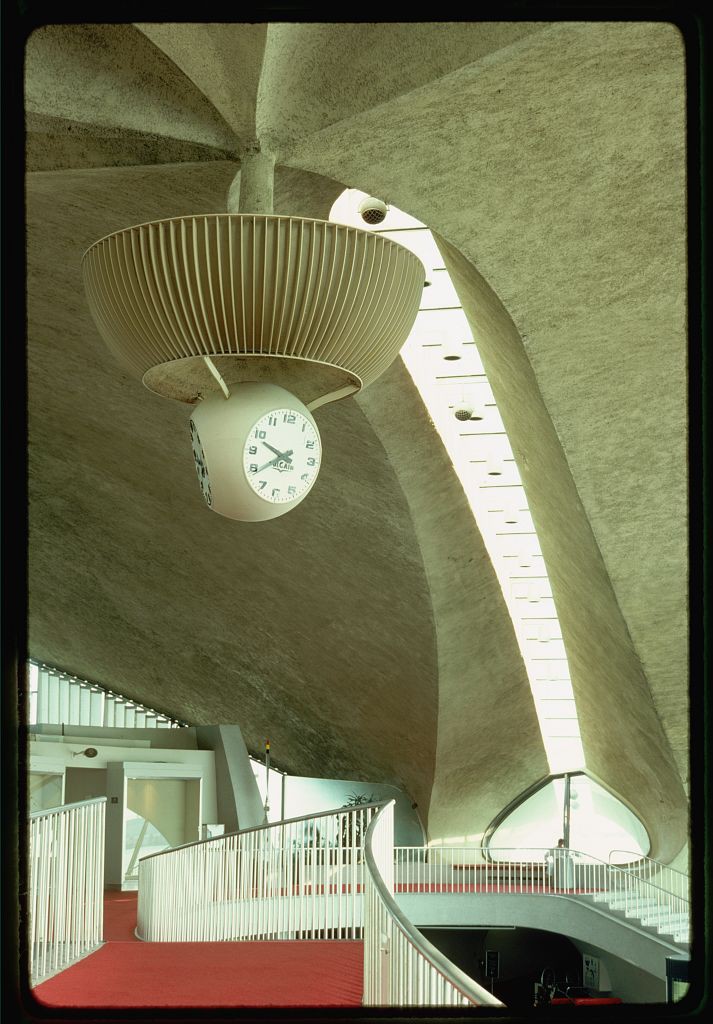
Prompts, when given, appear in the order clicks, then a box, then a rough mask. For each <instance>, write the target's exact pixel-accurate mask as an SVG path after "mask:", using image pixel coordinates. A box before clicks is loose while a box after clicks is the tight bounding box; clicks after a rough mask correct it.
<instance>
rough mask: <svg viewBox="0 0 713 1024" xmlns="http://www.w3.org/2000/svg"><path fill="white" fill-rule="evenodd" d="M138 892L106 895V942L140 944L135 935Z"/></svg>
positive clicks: (108, 893) (109, 893)
mask: <svg viewBox="0 0 713 1024" xmlns="http://www.w3.org/2000/svg"><path fill="white" fill-rule="evenodd" d="M138 898H139V894H138V892H111V891H110V890H107V891H106V892H105V893H104V941H105V942H138V941H139V940H138V939H137V938H136V936H135V935H134V928H135V927H136V904H137V901H138Z"/></svg>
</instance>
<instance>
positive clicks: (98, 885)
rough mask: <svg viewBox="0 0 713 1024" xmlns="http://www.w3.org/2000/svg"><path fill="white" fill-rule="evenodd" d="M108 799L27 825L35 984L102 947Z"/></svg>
mask: <svg viewBox="0 0 713 1024" xmlns="http://www.w3.org/2000/svg"><path fill="white" fill-rule="evenodd" d="M105 805H106V797H95V798H92V799H90V800H81V801H78V802H77V803H74V804H65V805H64V806H62V807H53V808H48V810H47V811H39V812H33V813H32V814H31V815H30V821H29V824H28V833H29V850H28V853H29V864H28V868H29V871H28V882H29V885H28V903H27V912H28V923H29V928H28V940H29V941H28V946H29V961H30V977H31V983H32V984H36V983H37V982H38V981H39V980H40V979H41V978H43V977H45V976H46V975H47V974H48V973H49V972H52V971H56V970H58V969H61V968H64V967H68V966H69V965H70V964H71V963H73V962H74V961H75V960H77V959H79V958H80V957H81V956H83V955H84V954H85V953H88V952H90V951H91V950H93V949H95V948H96V947H97V946H98V945H99V944H100V943H101V937H102V930H103V914H104V903H103V893H104V825H105Z"/></svg>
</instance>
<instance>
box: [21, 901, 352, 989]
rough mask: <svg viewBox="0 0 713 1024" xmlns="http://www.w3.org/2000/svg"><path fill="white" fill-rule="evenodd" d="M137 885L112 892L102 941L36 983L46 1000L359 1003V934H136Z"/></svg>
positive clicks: (106, 905) (106, 904)
mask: <svg viewBox="0 0 713 1024" xmlns="http://www.w3.org/2000/svg"><path fill="white" fill-rule="evenodd" d="M135 925H136V893H127V892H124V893H119V892H117V893H107V894H106V899H105V903H104V937H105V940H106V942H105V944H104V945H103V946H102V947H101V949H98V950H97V951H96V952H95V953H91V954H90V955H89V956H88V957H85V958H84V959H83V960H80V961H79V963H76V964H74V965H73V966H72V967H69V968H67V970H66V971H62V972H61V973H60V974H57V975H55V977H54V978H50V979H49V980H48V981H45V982H42V984H41V985H38V986H37V988H36V989H35V990H34V993H35V996H36V997H37V999H38V1000H39V1001H40V1002H42V1003H44V1004H46V1005H48V1006H70V1007H82V1006H86V1007H122V1008H124V1007H191V1006H197V1007H231V1006H236V1007H237V1006H260V1007H262V1006H361V998H362V969H363V946H362V943H361V942H348V941H338V942H322V941H309V942H139V941H138V940H137V939H136V937H135V935H134V931H133V930H134V927H135Z"/></svg>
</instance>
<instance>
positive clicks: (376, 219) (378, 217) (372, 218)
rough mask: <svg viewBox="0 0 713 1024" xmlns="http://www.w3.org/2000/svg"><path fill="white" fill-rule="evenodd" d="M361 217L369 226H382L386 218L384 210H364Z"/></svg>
mask: <svg viewBox="0 0 713 1024" xmlns="http://www.w3.org/2000/svg"><path fill="white" fill-rule="evenodd" d="M361 215H362V218H363V219H364V220H365V221H366V223H367V224H381V222H382V220H383V219H384V217H385V216H386V214H385V213H384V211H383V210H362V214H361Z"/></svg>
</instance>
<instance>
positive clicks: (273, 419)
mask: <svg viewBox="0 0 713 1024" xmlns="http://www.w3.org/2000/svg"><path fill="white" fill-rule="evenodd" d="M267 422H268V423H269V425H270V426H271V427H276V426H277V416H270V418H269V419H268V421H267Z"/></svg>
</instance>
